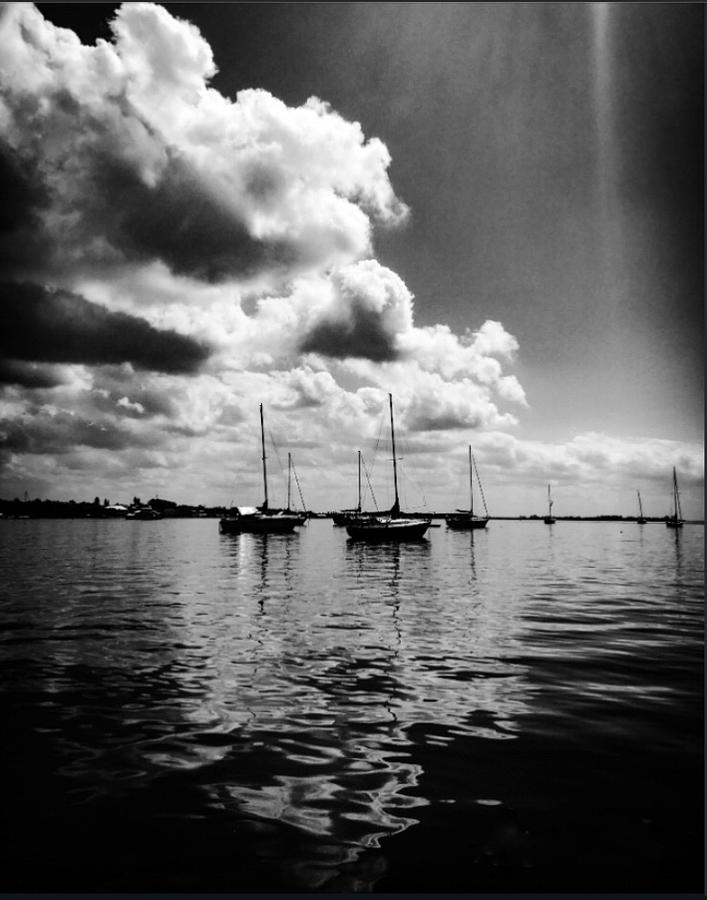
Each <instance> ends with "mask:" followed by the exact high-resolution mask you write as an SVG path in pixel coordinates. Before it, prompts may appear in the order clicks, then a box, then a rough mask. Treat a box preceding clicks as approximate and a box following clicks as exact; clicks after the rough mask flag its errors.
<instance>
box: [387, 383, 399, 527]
mask: <svg viewBox="0 0 707 900" xmlns="http://www.w3.org/2000/svg"><path fill="white" fill-rule="evenodd" d="M388 401H389V403H390V440H391V443H392V445H393V483H394V485H395V503H393V508H392V509H391V511H390V514H391V515H393V516H397V515H398V514H399V512H400V500H399V498H398V464H397V460H396V459H395V425H394V424H393V395H392V394H388Z"/></svg>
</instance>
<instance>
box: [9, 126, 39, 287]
mask: <svg viewBox="0 0 707 900" xmlns="http://www.w3.org/2000/svg"><path fill="white" fill-rule="evenodd" d="M0 197H1V198H2V201H1V202H0V273H2V276H4V277H9V274H10V273H11V272H14V271H16V270H17V269H18V268H20V269H22V268H23V267H26V266H31V265H33V264H36V262H37V260H38V258H43V257H44V256H45V255H46V254H45V250H44V247H43V240H42V226H41V221H40V216H39V212H40V210H42V209H43V208H44V207H46V206H47V205H48V203H49V194H48V192H47V190H46V189H45V187H44V186H43V185H42V184H41V182H40V180H39V179H38V177H37V175H36V172H35V171H34V170H33V168H32V166H31V165H29V164H28V163H25V162H23V161H22V160H21V159H20V158H19V157H18V156H17V155H16V154H15V153H14V152H13V151H12V149H11V148H10V147H9V146H8V145H7V144H6V143H5V142H4V141H2V140H0ZM2 276H0V277H2Z"/></svg>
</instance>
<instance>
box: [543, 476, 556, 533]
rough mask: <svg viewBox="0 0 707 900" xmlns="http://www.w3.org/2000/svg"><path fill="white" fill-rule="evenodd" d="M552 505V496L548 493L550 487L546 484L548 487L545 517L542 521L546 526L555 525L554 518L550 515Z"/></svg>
mask: <svg viewBox="0 0 707 900" xmlns="http://www.w3.org/2000/svg"><path fill="white" fill-rule="evenodd" d="M552 504H553V499H552V494H551V493H550V485H549V484H548V486H547V515H546V516H545V519H544V521H545V524H546V525H554V524H555V517H554V516H553V514H552Z"/></svg>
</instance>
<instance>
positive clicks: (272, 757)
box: [0, 520, 704, 893]
mask: <svg viewBox="0 0 707 900" xmlns="http://www.w3.org/2000/svg"><path fill="white" fill-rule="evenodd" d="M703 541H704V530H703V527H702V526H685V527H684V528H683V529H682V532H680V533H678V534H675V533H672V532H670V531H668V530H667V529H666V528H665V527H664V526H663V525H658V524H648V525H644V526H638V525H635V524H633V523H616V522H614V523H582V522H574V523H569V522H568V523H563V522H560V523H557V524H556V525H554V526H553V527H547V526H545V525H543V524H542V523H538V522H500V521H493V522H491V523H490V525H489V528H488V530H487V531H486V532H478V533H475V534H469V533H464V532H452V531H448V530H447V529H446V528H445V527H444V526H443V527H441V528H436V529H431V530H430V532H429V539H428V540H425V541H423V542H420V543H411V544H408V545H405V544H402V545H398V546H394V545H391V546H387V545H379V546H367V545H365V544H358V543H353V542H351V541H349V540H347V537H346V533H345V531H344V530H343V529H339V528H335V527H333V526H332V525H331V523H330V522H329V521H327V520H315V521H312V522H310V523H309V525H308V526H307V527H306V528H305V529H302V530H301V531H300V532H299V533H297V534H294V535H291V536H267V535H264V536H258V535H240V536H235V535H220V534H219V533H218V524H217V522H216V521H215V520H163V521H161V522H126V521H100V520H69V521H49V520H44V521H42V520H36V521H22V520H17V521H2V522H0V542H1V547H2V549H1V551H0V552H1V557H0V559H1V571H2V582H1V583H2V585H3V589H2V599H1V601H0V667H1V669H2V681H1V682H0V686H1V690H0V703H1V704H2V713H3V722H4V728H3V732H4V739H3V741H2V750H0V754H2V763H3V773H4V774H5V776H6V779H5V781H6V785H7V786H8V787H7V788H6V791H5V796H4V797H3V812H4V815H3V817H2V818H3V827H2V846H3V848H4V851H5V852H4V862H3V889H4V890H6V891H12V890H21V891H47V890H49V891H74V890H76V891H79V890H83V891H134V890H146V891H172V892H179V891H205V892H208V891H232V892H241V891H274V892H277V891H310V892H312V891H325V892H357V891H377V892H397V891H415V892H435V891H437V892H438V891H445V892H449V891H454V892H475V891H504V892H507V891H518V892H537V891H543V892H544V891H554V892H557V891H564V892H586V891H596V892H603V891H629V892H644V891H692V892H695V893H696V892H698V891H700V890H701V888H702V871H703V870H702V852H703V848H702V830H703V791H702V784H703V767H702V761H703V756H702V752H703V738H702V735H703V621H704V619H703V578H704V562H703Z"/></svg>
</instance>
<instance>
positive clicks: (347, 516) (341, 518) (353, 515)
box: [331, 450, 375, 525]
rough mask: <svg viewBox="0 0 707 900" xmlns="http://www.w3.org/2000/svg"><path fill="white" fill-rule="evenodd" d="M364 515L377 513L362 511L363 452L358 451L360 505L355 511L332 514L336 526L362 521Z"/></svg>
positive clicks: (345, 510)
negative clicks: (357, 520) (356, 520)
mask: <svg viewBox="0 0 707 900" xmlns="http://www.w3.org/2000/svg"><path fill="white" fill-rule="evenodd" d="M364 515H375V513H363V512H362V511H361V451H360V450H359V451H358V503H357V504H356V508H355V509H342V510H340V511H339V512H335V513H333V514H332V517H331V518H332V521H333V523H334V525H348V524H349V522H351V521H352V520H354V519H360V518H361V517H362V516H364Z"/></svg>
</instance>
